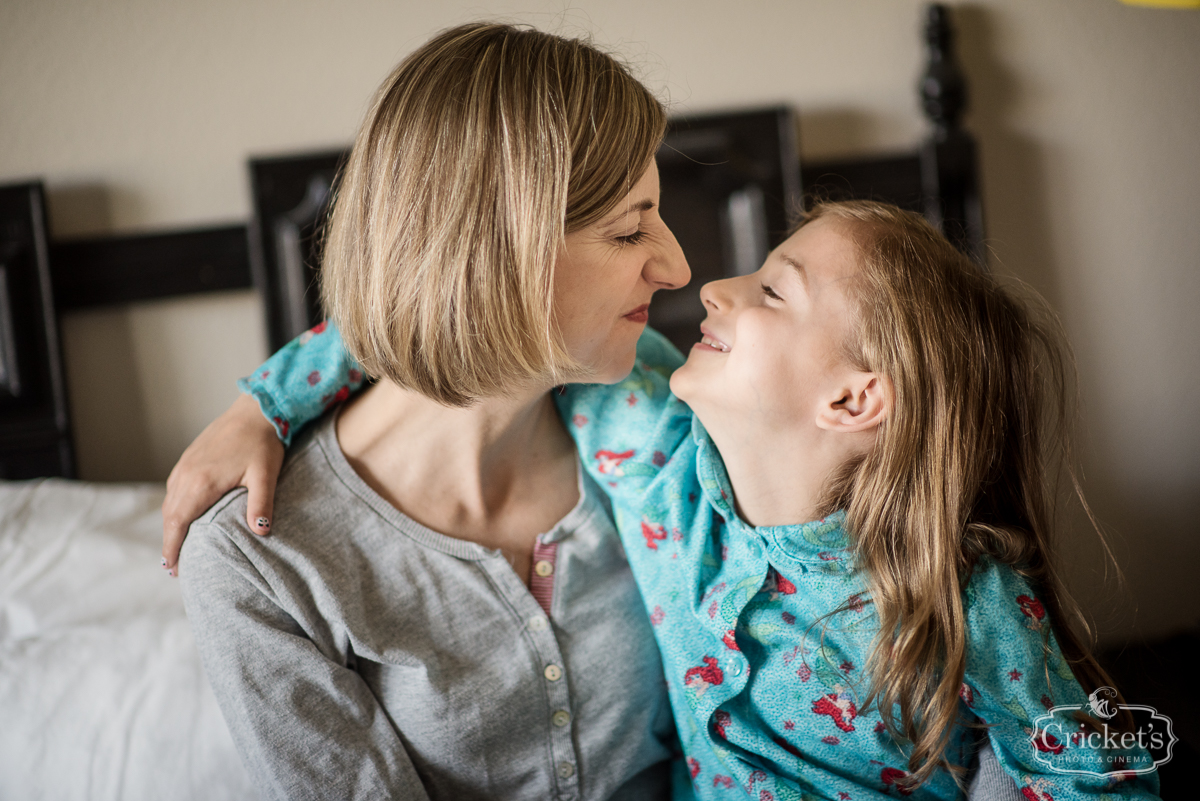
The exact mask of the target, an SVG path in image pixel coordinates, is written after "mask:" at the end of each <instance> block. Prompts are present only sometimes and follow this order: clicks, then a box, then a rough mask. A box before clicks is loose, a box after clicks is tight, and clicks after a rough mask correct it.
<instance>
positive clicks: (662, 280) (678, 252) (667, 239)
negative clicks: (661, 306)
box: [644, 228, 692, 289]
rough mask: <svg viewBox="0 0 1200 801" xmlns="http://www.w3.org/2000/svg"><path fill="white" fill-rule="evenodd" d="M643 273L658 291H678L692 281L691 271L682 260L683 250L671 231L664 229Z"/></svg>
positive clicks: (685, 260)
mask: <svg viewBox="0 0 1200 801" xmlns="http://www.w3.org/2000/svg"><path fill="white" fill-rule="evenodd" d="M644 273H645V276H646V280H647V281H648V282H649V283H651V284H653V285H656V286H657V287H658V288H659V289H679V287H681V286H684V285H685V284H687V282H688V281H690V280H692V271H691V269H690V268H689V267H688V263H687V259H686V258H684V255H683V248H681V247H679V242H678V240H676V239H675V234H674V233H672V232H671V229H669V228H667V229H666V235H665V236H663V237H662V238H661V241H660V244H659V247H658V248H657V253H655V254H654V256H652V257H651V259H650V261H648V262H646V266H645V268H644Z"/></svg>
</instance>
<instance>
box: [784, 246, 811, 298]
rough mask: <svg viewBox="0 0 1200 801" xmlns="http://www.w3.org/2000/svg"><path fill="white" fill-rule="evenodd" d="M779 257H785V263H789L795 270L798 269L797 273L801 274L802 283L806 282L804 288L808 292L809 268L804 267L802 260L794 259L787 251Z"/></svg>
mask: <svg viewBox="0 0 1200 801" xmlns="http://www.w3.org/2000/svg"><path fill="white" fill-rule="evenodd" d="M779 258H781V259H783V263H784V264H786V265H788V266H789V267H791V268H792V269H793V270H795V271H796V274H797V275H799V276H800V281H801V283H803V284H804V290H805V291H806V292H807V291H808V270H805V269H804V265H803V264H801V263H800V262H798V261H796V260H795V259H793V258H792V257H791V256H789V255H787V254H786V253H780V254H779Z"/></svg>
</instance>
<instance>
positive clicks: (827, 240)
mask: <svg viewBox="0 0 1200 801" xmlns="http://www.w3.org/2000/svg"><path fill="white" fill-rule="evenodd" d="M852 234H853V232H852V230H851V228H850V226H849V225H848V224H847V223H846V222H845V221H844V220H839V219H836V218H832V217H818V218H817V219H816V220H813V221H812V222H810V223H808V224H806V225H804V226H802V227H801V228H800V229H799V230H798V231H796V232H795V233H794V234H792V235H791V236H790V237H788V238H787V239H786V240H784V242H783V244H782V245H780V246H779V248H778V250H777V251H776V253H777V254H778V256H779V258H780V259H781V260H782V261H783V262H784V263H785V264H787V265H789V266H791V267H792V268H793V269H795V270H796V271H797V272H798V274H799V275H800V277H801V279H803V280H805V281H806V282H807V281H810V280H814V279H818V278H819V279H821V280H825V281H828V280H836V279H838V278H846V277H849V275H850V274H852V273H853V272H855V271H857V268H858V248H857V246H856V245H855V242H854V237H853V235H852Z"/></svg>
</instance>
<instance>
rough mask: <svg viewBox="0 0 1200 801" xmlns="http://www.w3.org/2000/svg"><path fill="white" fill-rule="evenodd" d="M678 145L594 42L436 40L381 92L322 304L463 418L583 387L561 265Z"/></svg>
mask: <svg viewBox="0 0 1200 801" xmlns="http://www.w3.org/2000/svg"><path fill="white" fill-rule="evenodd" d="M665 129H666V115H665V112H664V110H663V107H662V105H661V104H660V103H659V102H658V100H657V99H655V98H654V96H653V95H651V94H650V92H649V91H647V89H646V88H645V87H644V86H642V85H641V84H640V83H639V82H638V81H637V80H635V79H634V78H633V77H632V76H631V75H630V74H629V72H628V70H627V69H626V68H625V67H624V66H623V65H621V64H620V63H619V62H617V61H616V60H615V59H614V58H613V57H612V56H609V55H607V54H605V53H602V52H600V51H599V50H597V49H596V48H595V47H593V46H592V45H590V44H588V43H586V42H583V41H579V40H574V39H565V38H562V37H559V36H554V35H551V34H548V33H542V32H540V31H536V30H529V29H520V28H516V27H513V26H510V25H501V24H492V23H474V24H470V25H463V26H460V27H457V28H452V29H450V30H447V31H444V32H442V33H440V34H438V35H437V36H435V37H434V38H433V39H431V40H430V41H429V42H427V43H426V44H425V45H423V46H422V47H420V48H419V49H418V50H417V51H416V52H414V53H412V54H411V55H410V56H408V57H407V58H406V59H404V61H402V62H401V63H400V65H399V66H397V67H396V69H395V70H394V71H393V72H392V74H391V75H390V76H388V79H387V80H386V81H385V82H384V83H383V85H382V86H381V87H380V89H379V91H378V93H377V94H376V96H375V98H374V100H373V102H372V104H371V109H370V111H369V112H368V113H367V116H366V119H365V120H364V122H363V124H362V127H361V128H360V130H359V132H358V136H357V138H356V139H355V143H354V149H353V151H352V153H351V155H350V160H349V162H348V163H347V165H346V167H345V170H344V172H343V174H342V176H341V179H340V184H339V187H338V189H337V194H336V197H335V200H334V204H333V213H332V216H331V219H330V222H329V228H328V231H327V236H326V240H325V251H324V260H323V265H322V271H321V296H322V301H323V303H324V305H325V310H326V312H327V313H328V314H329V316H330V317H331V318H332V319H333V321H334V322H335V324H336V325H337V326H338V328H339V329H340V330H341V334H342V338H343V339H344V340H345V343H346V348H347V350H348V351H349V352H350V354H351V355H352V356H353V357H354V358H356V359H357V360H358V361H359V362H360V363H361V364H362V366H363V368H364V370H365V371H366V372H367V374H368V375H371V376H374V377H386V378H390V379H392V380H393V381H395V382H396V383H397V384H399V385H400V386H403V387H406V388H409V389H413V390H416V391H418V392H421V393H422V394H424V395H426V396H427V397H429V398H432V399H434V400H436V401H439V402H441V403H444V404H447V405H451V406H466V405H469V404H470V403H472V402H473V401H475V400H476V399H478V398H481V397H487V396H496V395H504V394H507V393H509V392H511V391H513V390H515V389H517V388H519V387H524V386H530V385H537V384H545V385H546V386H550V385H553V384H556V383H561V382H562V381H563V380H565V379H567V378H578V377H582V376H583V375H584V371H583V370H582V369H581V368H580V366H579V365H578V364H576V363H575V362H574V360H573V359H572V358H571V357H570V355H569V354H568V353H567V351H566V349H565V347H564V345H563V342H562V340H561V337H560V336H559V334H558V331H557V329H556V326H555V324H554V317H553V297H552V288H553V285H554V266H555V261H556V259H557V256H558V254H559V252H560V251H561V249H562V248H563V246H564V237H565V236H566V234H568V233H571V232H573V231H576V230H579V229H580V228H584V227H586V226H588V225H590V224H592V223H594V222H596V221H597V220H598V219H600V217H601V216H602V215H604V214H605V213H606V212H607V211H608V210H609V209H611V208H612V207H613V206H614V205H615V204H616V203H617V201H619V200H620V199H621V198H623V197H624V196H625V195H626V194H628V193H629V191H630V190H631V189H632V187H633V185H634V183H636V182H637V180H638V178H640V177H641V174H642V173H643V172H644V171H645V170H646V168H647V167H649V165H650V162H651V160H652V159H653V158H654V153H655V151H656V150H657V148H658V145H659V144H660V142H661V141H662V137H663V134H664V131H665Z"/></svg>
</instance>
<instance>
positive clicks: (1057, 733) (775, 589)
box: [239, 324, 1158, 801]
mask: <svg viewBox="0 0 1200 801" xmlns="http://www.w3.org/2000/svg"><path fill="white" fill-rule="evenodd" d="M682 361H683V360H682V357H681V356H680V355H679V353H678V351H676V350H675V349H674V348H673V347H672V346H671V345H670V344H669V343H667V342H666V340H665V339H663V338H662V337H661V336H660V335H659V334H657V333H656V332H654V331H652V330H650V329H647V330H646V333H645V334H644V335H643V336H642V338H641V340H640V341H639V343H638V359H637V363H636V366H635V368H634V370H633V372H632V373H631V374H630V376H629V377H628V378H626V379H625V380H624V381H622V382H621V383H619V384H616V385H608V386H606V385H582V384H576V385H571V386H568V387H567V388H565V390H564V391H563V392H562V393H561V394H558V395H557V396H556V401H557V403H558V406H559V410H560V413H561V415H562V418H563V420H564V421H565V422H566V424H567V428H568V429H569V430H570V432H571V435H572V437H574V439H575V441H576V443H577V444H578V448H579V453H580V458H581V459H582V460H583V462H584V466H585V468H586V469H587V470H588V472H589V473H590V474H591V475H592V477H593V478H594V479H596V481H597V483H598V484H599V485H600V486H601V488H602V489H604V490H605V492H606V493H607V494H608V495H609V496H610V498H611V500H612V505H613V512H614V516H615V519H616V524H617V530H618V531H619V532H620V534H621V538H622V541H623V544H624V547H625V551H626V554H627V556H628V558H629V563H630V565H631V567H632V570H633V573H634V577H635V579H636V580H637V583H638V586H639V588H640V589H641V592H642V597H643V600H644V602H645V605H646V609H647V612H648V613H649V615H650V621H651V623H652V624H653V627H654V632H655V636H656V638H657V641H658V645H659V649H660V651H661V652H662V661H663V667H664V670H665V672H666V677H667V684H668V689H669V695H670V700H671V704H672V708H673V710H674V713H675V719H676V724H677V727H678V731H679V737H680V739H681V741H682V744H683V749H684V753H685V756H686V769H687V773H688V775H687V776H681V777H679V779H680V780H679V781H677V782H676V795H677V797H681V798H686V797H689V795H690V793H689V792H688V791H689V785H690V790H691V792H692V793H694V795H695V797H697V798H700V799H710V798H711V799H733V798H751V799H756V800H757V801H771V800H772V799H774V800H776V801H789V800H790V799H810V798H824V799H831V800H832V801H868V799H881V798H884V797H896V796H910V797H912V798H913V799H924V798H929V799H954V798H958V797H960V796H961V792H960V790H959V789H958V787H957V785H956V784H955V782H954V780H953V779H952V778H951V777H950V775H949V774H948V772H946V771H940V772H938V773H937V774H935V776H934V778H933V779H932V780H930V781H929V782H928V783H926V784H925V785H923V786H921V787H920V788H918V789H916V790H915V791H912V792H909V791H907V790H906V789H905V788H904V787H903V785H902V784H897V780H898V779H901V778H903V777H904V776H905V775H906V765H907V759H906V757H905V755H904V751H903V748H902V747H901V746H900V745H898V744H897V743H896V742H895V741H894V740H893V738H892V737H891V736H890V735H889V734H888V733H887V731H886V730H885V727H884V725H883V722H882V719H881V717H880V716H879V714H878V712H877V711H876V710H875V709H873V708H872V709H863V708H861V700H862V699H863V698H864V696H865V695H866V686H865V675H864V669H865V666H866V661H867V657H868V655H869V653H870V647H871V643H872V641H873V638H874V636H875V634H876V633H877V630H878V622H877V619H876V616H875V614H874V612H873V608H872V606H871V604H870V603H868V602H867V596H866V592H867V585H866V581H865V576H864V575H863V574H862V572H861V571H859V570H858V569H857V568H856V566H855V558H854V552H853V548H852V542H851V538H850V537H849V535H848V533H847V531H846V529H845V527H844V522H845V517H844V515H843V513H841V512H837V513H835V514H833V515H830V516H829V517H827V518H825V519H824V520H817V521H813V522H809V523H805V524H803V525H794V526H765V527H758V528H755V527H752V526H750V525H748V524H746V523H745V522H744V521H742V520H741V519H740V518H739V517H738V515H737V513H736V512H735V511H734V506H733V491H732V488H731V487H730V484H729V479H728V477H727V475H726V473H725V468H724V464H723V462H722V461H721V457H720V454H718V453H717V451H716V449H715V447H714V446H713V443H712V440H711V439H710V438H709V436H708V434H707V433H706V432H705V430H704V427H703V425H701V423H700V421H699V420H698V419H697V418H696V417H695V415H694V414H692V412H691V410H690V409H689V408H688V407H687V405H686V404H684V403H683V402H682V401H680V400H679V399H678V398H676V397H674V396H673V395H671V393H670V389H669V387H668V383H667V379H668V377H669V375H670V373H671V372H672V371H673V370H674V369H675V368H676V367H678V366H679V365H680V364H681V363H682ZM362 382H363V376H362V373H361V371H359V369H358V368H357V366H356V365H355V364H354V363H353V361H352V360H351V359H350V358H349V357H348V356H347V355H346V353H345V350H344V348H343V347H342V343H341V339H340V337H339V336H338V335H337V332H336V331H335V330H334V328H333V326H332V325H326V324H322V325H320V326H318V327H317V328H315V329H313V330H312V331H310V332H308V333H306V334H304V335H302V336H301V337H299V338H297V339H296V340H294V341H293V342H292V343H290V344H289V345H287V346H285V347H284V348H283V349H282V350H280V351H279V352H278V353H276V354H275V355H274V356H272V357H271V359H270V360H268V361H267V362H266V363H265V364H264V365H263V366H262V368H260V369H259V370H258V371H256V372H255V374H254V375H253V376H251V377H250V378H249V379H243V380H242V381H241V382H239V386H240V387H241V388H242V390H243V391H245V392H249V393H250V394H252V395H254V396H255V397H256V398H257V399H258V401H259V404H260V406H261V408H262V410H263V412H264V413H265V414H266V415H267V416H268V417H269V418H271V420H272V421H273V422H274V424H275V426H276V429H277V431H278V433H279V435H280V438H281V439H283V441H284V442H285V443H287V442H288V441H289V440H290V438H291V435H292V433H293V432H294V431H295V430H297V429H299V428H300V427H302V426H303V425H304V424H305V423H307V422H309V421H311V420H312V419H314V418H316V417H318V416H320V414H322V413H323V412H324V410H325V409H327V408H328V407H330V406H332V405H334V404H336V403H338V402H339V401H341V400H344V399H345V398H347V397H348V396H349V395H350V394H351V393H352V392H354V391H356V390H357V389H358V388H359V387H360V386H361V384H362ZM963 606H964V611H965V613H966V618H967V625H968V652H967V666H966V676H965V680H964V683H963V686H962V691H961V693H960V709H961V712H962V717H963V720H964V721H971V722H977V723H982V724H985V727H986V729H985V730H986V732H987V736H988V737H989V738H990V740H991V744H992V747H993V749H994V750H995V753H996V756H997V758H998V759H999V762H1000V764H1001V766H1002V767H1003V768H1004V770H1005V771H1006V772H1007V773H1008V774H1009V775H1010V776H1011V777H1013V779H1014V780H1015V781H1016V783H1017V787H1018V788H1020V790H1021V792H1022V794H1023V795H1024V796H1025V797H1026V798H1027V799H1028V800H1029V801H1068V799H1084V798H1097V799H1104V798H1154V797H1155V795H1154V793H1156V792H1157V789H1158V781H1157V776H1156V774H1154V773H1152V772H1151V773H1141V774H1137V773H1133V772H1132V771H1133V770H1134V769H1136V768H1147V767H1151V766H1152V763H1151V762H1150V757H1149V755H1148V754H1147V752H1146V751H1145V750H1144V749H1141V748H1138V747H1136V746H1135V747H1134V748H1132V749H1129V750H1119V749H1112V750H1104V749H1103V748H1099V747H1093V746H1102V745H1104V743H1101V742H1098V739H1099V738H1097V737H1095V736H1093V737H1091V738H1088V737H1087V736H1086V735H1087V734H1088V730H1082V731H1081V729H1080V725H1079V724H1078V723H1076V722H1074V721H1073V719H1072V718H1071V717H1070V712H1071V711H1072V710H1078V709H1084V710H1085V711H1086V710H1088V708H1089V707H1088V704H1089V698H1088V696H1087V695H1086V694H1085V693H1084V691H1083V689H1082V688H1081V687H1080V685H1079V684H1078V682H1077V681H1076V680H1075V678H1074V676H1073V675H1072V673H1071V669H1070V667H1069V665H1068V664H1067V663H1066V660H1065V659H1064V657H1063V655H1062V652H1061V651H1060V650H1059V648H1058V645H1057V643H1056V642H1055V638H1054V635H1053V634H1052V633H1051V631H1050V629H1049V621H1048V620H1047V617H1046V612H1045V610H1044V608H1043V607H1042V604H1041V603H1040V602H1039V601H1038V599H1037V595H1036V593H1035V592H1034V590H1033V589H1032V588H1031V587H1030V586H1029V585H1028V584H1027V583H1026V582H1025V581H1024V579H1022V578H1021V577H1020V576H1018V575H1017V574H1016V573H1015V572H1014V571H1013V570H1012V569H1011V568H1009V567H1007V566H1003V565H998V564H995V563H993V562H990V561H984V562H983V563H981V564H980V565H978V566H977V568H976V569H975V571H974V573H973V575H972V576H971V577H970V580H969V582H968V583H967V586H966V589H965V591H964V596H963ZM1047 646H1048V650H1047ZM1063 707H1066V709H1063ZM979 731H980V729H978V728H974V727H972V726H967V725H960V726H958V727H957V728H956V729H955V731H954V732H953V734H952V737H951V740H950V746H949V748H948V750H947V752H946V754H945V757H946V759H947V760H948V761H949V762H950V763H951V764H954V765H962V766H966V765H969V764H970V761H971V757H972V751H973V747H974V742H975V739H976V737H977V736H979V735H978V732H979ZM1110 744H1111V743H1110ZM1113 758H1117V759H1121V758H1123V759H1124V760H1125V761H1123V762H1121V761H1118V762H1117V763H1115V764H1117V765H1120V766H1122V767H1123V768H1124V769H1125V770H1124V772H1115V771H1114V767H1113V765H1114V763H1113V762H1112V761H1111V760H1112V759H1113ZM1064 770H1074V771H1075V773H1065V772H1062V771H1064ZM1106 771H1107V772H1106Z"/></svg>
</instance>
